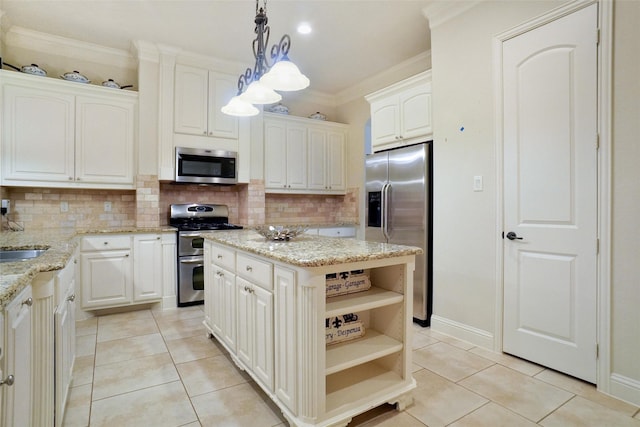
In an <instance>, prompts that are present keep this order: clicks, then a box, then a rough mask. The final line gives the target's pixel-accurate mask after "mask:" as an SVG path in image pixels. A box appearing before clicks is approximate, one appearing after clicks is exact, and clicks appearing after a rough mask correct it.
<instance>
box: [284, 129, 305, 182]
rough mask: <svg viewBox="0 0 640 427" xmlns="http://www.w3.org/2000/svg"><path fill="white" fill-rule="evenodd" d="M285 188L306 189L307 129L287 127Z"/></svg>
mask: <svg viewBox="0 0 640 427" xmlns="http://www.w3.org/2000/svg"><path fill="white" fill-rule="evenodd" d="M286 140H287V148H286V150H287V155H286V159H287V163H286V170H287V188H288V189H292V190H293V189H297V190H304V189H306V188H307V128H306V127H304V126H298V125H287V139H286Z"/></svg>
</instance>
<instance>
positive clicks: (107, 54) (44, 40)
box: [4, 25, 136, 69]
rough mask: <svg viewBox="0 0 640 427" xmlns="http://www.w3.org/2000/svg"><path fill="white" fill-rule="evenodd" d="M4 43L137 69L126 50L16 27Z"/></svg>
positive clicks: (7, 35) (9, 32) (131, 56)
mask: <svg viewBox="0 0 640 427" xmlns="http://www.w3.org/2000/svg"><path fill="white" fill-rule="evenodd" d="M4 43H5V46H7V47H15V48H20V49H28V50H33V51H36V52H45V53H51V52H52V51H55V52H56V53H57V54H58V55H60V56H66V57H69V58H83V59H84V60H88V61H93V62H97V63H105V62H106V63H109V64H111V65H114V66H117V67H122V68H131V69H135V68H136V59H135V58H134V56H133V55H132V54H131V52H128V51H126V50H121V49H115V48H111V47H106V46H101V45H98V44H94V43H88V42H83V41H79V40H74V39H69V38H66V37H61V36H56V35H53V34H47V33H42V32H40V31H34V30H30V29H28V28H24V27H19V26H16V25H14V26H12V27H11V28H9V29H8V30H7V32H6V33H5V40H4Z"/></svg>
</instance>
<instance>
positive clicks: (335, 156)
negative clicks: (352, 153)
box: [327, 132, 347, 191]
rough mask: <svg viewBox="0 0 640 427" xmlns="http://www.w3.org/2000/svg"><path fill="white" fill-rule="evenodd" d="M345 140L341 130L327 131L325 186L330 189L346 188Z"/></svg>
mask: <svg viewBox="0 0 640 427" xmlns="http://www.w3.org/2000/svg"><path fill="white" fill-rule="evenodd" d="M345 140H346V137H345V134H344V133H342V132H328V133H327V187H328V189H329V190H332V191H335V190H341V191H344V190H346V189H347V179H346V164H345V144H346V142H345Z"/></svg>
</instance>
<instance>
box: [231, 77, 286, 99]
mask: <svg viewBox="0 0 640 427" xmlns="http://www.w3.org/2000/svg"><path fill="white" fill-rule="evenodd" d="M240 99H242V100H243V101H246V102H249V103H251V104H275V103H276V102H278V101H280V100H281V99H282V95H280V94H279V93H277V92H275V91H274V90H273V89H271V88H270V87H268V86H266V85H264V84H262V83H261V82H260V81H259V80H258V81H254V82H252V83H251V84H250V85H249V87H247V90H246V91H244V93H243V94H242V95H240Z"/></svg>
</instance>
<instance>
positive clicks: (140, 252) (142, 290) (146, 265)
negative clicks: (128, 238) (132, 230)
mask: <svg viewBox="0 0 640 427" xmlns="http://www.w3.org/2000/svg"><path fill="white" fill-rule="evenodd" d="M133 256H134V258H135V262H134V263H133V300H134V301H148V300H157V299H160V298H161V297H162V241H161V237H160V235H159V234H137V235H135V236H133Z"/></svg>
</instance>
